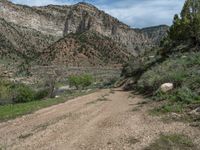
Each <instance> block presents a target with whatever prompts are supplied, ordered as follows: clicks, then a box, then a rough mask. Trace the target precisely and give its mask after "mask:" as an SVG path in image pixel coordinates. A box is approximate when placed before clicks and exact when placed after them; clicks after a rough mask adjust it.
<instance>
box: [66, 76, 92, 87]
mask: <svg viewBox="0 0 200 150" xmlns="http://www.w3.org/2000/svg"><path fill="white" fill-rule="evenodd" d="M68 81H69V85H70V86H71V87H76V89H84V88H86V87H88V86H90V85H91V84H92V82H93V77H92V76H91V75H87V74H85V75H73V76H70V77H68Z"/></svg>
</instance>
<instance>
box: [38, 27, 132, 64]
mask: <svg viewBox="0 0 200 150" xmlns="http://www.w3.org/2000/svg"><path fill="white" fill-rule="evenodd" d="M130 55H131V54H130V53H128V52H127V50H126V49H125V48H124V47H123V45H121V44H119V43H116V42H115V41H113V40H112V39H110V38H108V37H105V36H103V35H101V34H99V33H98V32H92V31H86V32H80V33H75V34H74V33H70V34H68V35H67V36H65V37H64V38H62V39H60V40H59V41H57V42H56V43H54V44H53V45H51V46H50V47H48V48H47V49H45V50H44V51H43V52H42V53H41V55H40V57H39V59H38V60H39V62H40V64H42V65H48V64H51V65H55V64H60V65H63V64H64V65H66V66H78V67H84V66H90V67H95V66H110V67H114V66H115V67H120V66H121V65H122V64H123V63H125V62H127V61H128V60H129V57H130Z"/></svg>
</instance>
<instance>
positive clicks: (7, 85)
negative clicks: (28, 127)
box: [0, 80, 48, 104]
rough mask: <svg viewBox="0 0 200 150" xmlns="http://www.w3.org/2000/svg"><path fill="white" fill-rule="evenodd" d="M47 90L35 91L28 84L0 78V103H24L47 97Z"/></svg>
mask: <svg viewBox="0 0 200 150" xmlns="http://www.w3.org/2000/svg"><path fill="white" fill-rule="evenodd" d="M47 95H48V91H47V90H39V91H35V90H34V89H33V88H31V87H30V86H28V85H25V84H19V83H18V84H17V83H12V82H9V81H5V80H0V104H8V103H25V102H30V101H34V100H41V99H43V98H45V97H47Z"/></svg>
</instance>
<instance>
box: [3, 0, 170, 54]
mask: <svg viewBox="0 0 200 150" xmlns="http://www.w3.org/2000/svg"><path fill="white" fill-rule="evenodd" d="M0 6H1V8H2V9H0V15H1V16H2V17H3V18H4V19H5V20H6V21H8V22H13V23H15V24H18V25H21V26H26V27H29V28H33V29H36V30H38V31H40V32H42V33H43V34H51V35H53V36H56V37H58V39H59V38H61V37H63V36H65V35H67V34H69V33H77V32H82V31H88V30H90V31H96V32H99V33H100V34H102V35H104V36H108V37H110V38H111V39H113V40H114V41H116V42H120V43H123V44H125V45H127V49H128V51H129V52H131V53H132V54H133V55H137V54H138V49H139V51H144V50H146V49H149V48H152V47H153V46H156V45H157V43H158V41H160V36H159V37H158V38H157V36H156V35H154V36H155V37H154V38H153V39H151V38H149V37H148V33H143V30H142V29H134V28H131V27H129V26H128V25H126V24H124V23H122V22H120V21H119V20H118V19H117V18H114V17H112V16H110V15H109V14H107V13H105V12H104V11H102V10H99V9H98V8H97V7H95V6H93V5H91V4H88V3H83V2H81V3H77V4H75V5H64V6H60V5H48V6H40V7H35V6H34V7H30V6H26V5H18V4H17V5H16V4H13V3H12V2H8V1H6V2H4V1H2V0H1V1H0ZM10 10H12V11H10ZM162 30H164V31H167V30H168V29H167V28H163V29H162ZM158 32H159V29H158ZM162 36H165V34H164V35H162Z"/></svg>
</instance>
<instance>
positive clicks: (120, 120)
mask: <svg viewBox="0 0 200 150" xmlns="http://www.w3.org/2000/svg"><path fill="white" fill-rule="evenodd" d="M142 101H144V99H143V98H142V97H140V96H135V97H130V93H129V92H123V91H119V90H115V91H114V92H111V91H110V90H101V91H98V92H95V93H92V94H90V95H86V96H82V97H78V98H75V99H73V100H70V101H68V102H66V103H64V104H59V105H55V106H52V107H49V108H45V109H42V110H40V111H37V112H35V113H34V114H30V115H26V116H23V117H21V118H17V119H15V120H11V121H8V122H4V123H1V124H0V147H1V148H2V149H8V150H10V149H13V150H40V149H41V150H112V149H113V150H123V149H124V150H140V149H143V148H145V147H146V146H148V145H149V144H150V143H151V142H152V141H154V140H155V139H156V138H158V137H159V135H160V134H161V133H183V134H186V135H189V136H190V137H192V138H193V140H194V143H196V144H198V143H200V136H199V135H200V131H199V130H198V129H197V128H192V127H190V126H189V125H188V124H185V123H180V122H172V123H168V124H166V123H163V122H162V121H161V120H160V118H159V117H152V116H150V115H149V114H148V113H147V110H148V109H149V108H148V106H146V105H145V106H143V107H140V105H139V104H138V103H140V102H142Z"/></svg>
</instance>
